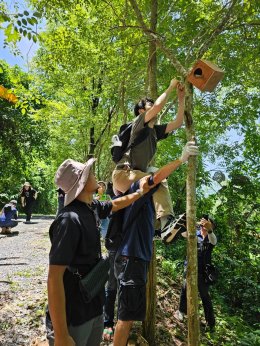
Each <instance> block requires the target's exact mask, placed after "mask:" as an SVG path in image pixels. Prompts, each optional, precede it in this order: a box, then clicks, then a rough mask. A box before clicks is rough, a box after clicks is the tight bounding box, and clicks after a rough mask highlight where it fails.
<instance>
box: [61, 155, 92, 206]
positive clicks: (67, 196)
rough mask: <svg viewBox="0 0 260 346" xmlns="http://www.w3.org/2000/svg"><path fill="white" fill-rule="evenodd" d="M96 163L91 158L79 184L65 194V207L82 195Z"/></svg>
mask: <svg viewBox="0 0 260 346" xmlns="http://www.w3.org/2000/svg"><path fill="white" fill-rule="evenodd" d="M95 161H96V159H95V158H91V159H89V160H88V161H87V162H86V165H85V167H84V169H83V171H82V174H81V176H80V178H79V180H78V181H77V184H75V186H73V188H72V189H71V190H70V191H69V192H68V193H66V194H65V199H64V206H66V205H68V204H70V203H71V202H72V201H74V199H76V198H77V197H78V195H79V194H80V193H81V191H82V190H83V189H84V186H85V185H86V182H87V180H88V177H89V173H90V170H91V167H92V165H93V163H94V162H95Z"/></svg>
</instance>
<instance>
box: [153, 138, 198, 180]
mask: <svg viewBox="0 0 260 346" xmlns="http://www.w3.org/2000/svg"><path fill="white" fill-rule="evenodd" d="M198 154H199V149H198V147H197V146H196V145H195V143H194V142H188V143H187V144H186V145H185V147H184V148H183V151H182V155H181V157H180V158H179V159H177V160H174V161H171V162H170V163H168V164H167V165H165V166H163V167H162V168H160V169H159V170H158V171H157V172H155V173H154V176H153V181H154V184H159V183H160V182H161V181H162V180H163V179H165V178H168V176H169V175H170V174H171V173H172V172H174V171H175V170H176V169H177V168H178V167H180V166H181V165H182V164H183V163H184V162H186V161H188V158H189V157H190V156H196V155H198Z"/></svg>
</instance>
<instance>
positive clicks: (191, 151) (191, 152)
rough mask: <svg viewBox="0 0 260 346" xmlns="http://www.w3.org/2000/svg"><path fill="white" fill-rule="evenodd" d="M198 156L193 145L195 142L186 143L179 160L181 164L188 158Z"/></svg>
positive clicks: (196, 148) (197, 150)
mask: <svg viewBox="0 0 260 346" xmlns="http://www.w3.org/2000/svg"><path fill="white" fill-rule="evenodd" d="M198 154H199V148H198V146H197V145H196V144H195V142H188V143H186V145H185V147H184V148H183V151H182V154H181V157H180V160H181V162H182V163H184V162H186V161H188V158H189V157H190V156H196V155H198Z"/></svg>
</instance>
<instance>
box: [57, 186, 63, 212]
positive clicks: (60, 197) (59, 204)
mask: <svg viewBox="0 0 260 346" xmlns="http://www.w3.org/2000/svg"><path fill="white" fill-rule="evenodd" d="M56 191H57V193H58V210H57V214H56V215H58V214H59V213H60V211H61V209H62V208H63V207H64V199H65V192H64V191H63V190H62V189H61V188H60V187H59V188H58V189H57V190H56Z"/></svg>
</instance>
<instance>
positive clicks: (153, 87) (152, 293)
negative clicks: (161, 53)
mask: <svg viewBox="0 0 260 346" xmlns="http://www.w3.org/2000/svg"><path fill="white" fill-rule="evenodd" d="M157 9H158V3H157V0H151V20H150V26H151V30H153V31H156V26H157ZM148 80H149V88H148V89H149V91H150V95H151V97H152V98H153V99H156V98H157V97H158V91H157V58H156V43H155V41H154V40H150V42H149V56H148ZM156 271H157V269H156V246H155V243H153V255H152V260H151V263H150V266H149V274H148V278H147V287H146V319H145V321H144V322H143V335H144V338H145V339H146V340H147V341H148V342H149V345H150V346H153V345H155V319H156V316H155V315H156V281H157V275H156Z"/></svg>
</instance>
